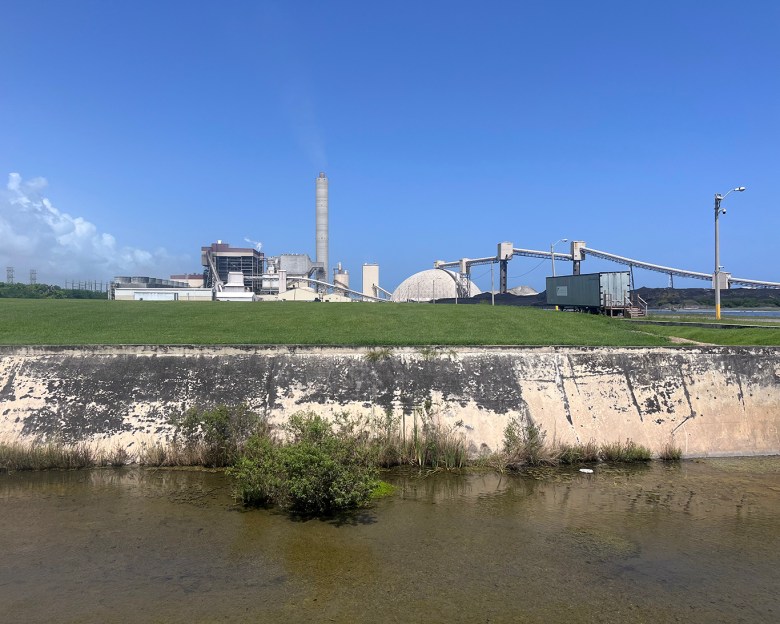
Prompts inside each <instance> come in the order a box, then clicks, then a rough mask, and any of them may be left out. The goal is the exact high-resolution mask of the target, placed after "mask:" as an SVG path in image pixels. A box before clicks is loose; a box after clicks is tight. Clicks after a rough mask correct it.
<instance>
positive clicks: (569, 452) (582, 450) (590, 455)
mask: <svg viewBox="0 0 780 624" xmlns="http://www.w3.org/2000/svg"><path fill="white" fill-rule="evenodd" d="M558 451H559V458H560V462H561V463H562V464H586V463H593V462H597V461H598V460H599V446H598V444H596V441H595V440H589V441H587V442H584V443H583V442H580V443H577V444H560V445H559V446H558Z"/></svg>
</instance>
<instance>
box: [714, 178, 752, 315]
mask: <svg viewBox="0 0 780 624" xmlns="http://www.w3.org/2000/svg"><path fill="white" fill-rule="evenodd" d="M744 190H745V187H744V186H738V187H737V188H733V189H731V190H730V191H729V192H728V193H726V194H725V195H721V194H720V193H715V275H714V280H713V281H714V282H715V318H716V319H717V320H720V270H721V269H722V268H723V267H722V266H720V231H719V229H718V217H719V216H720V215H721V213H722V214H726V209H725V208H721V207H720V202H722V201H723V200H724V199H726V197H728V196H729V193H733V192H735V191H736V192H737V193H741V192H742V191H744Z"/></svg>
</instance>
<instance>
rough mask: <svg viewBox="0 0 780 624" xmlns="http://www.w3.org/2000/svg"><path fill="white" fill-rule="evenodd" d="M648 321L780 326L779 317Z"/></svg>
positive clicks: (698, 316) (675, 317) (650, 316)
mask: <svg viewBox="0 0 780 624" xmlns="http://www.w3.org/2000/svg"><path fill="white" fill-rule="evenodd" d="M646 319H647V320H648V321H657V322H661V323H669V322H676V323H707V324H712V325H715V324H717V325H763V326H766V325H769V326H774V325H778V326H780V318H777V317H771V316H770V317H759V316H731V315H729V316H722V317H721V318H720V319H716V318H715V316H714V314H713V315H708V314H652V313H651V314H648V315H647V317H646Z"/></svg>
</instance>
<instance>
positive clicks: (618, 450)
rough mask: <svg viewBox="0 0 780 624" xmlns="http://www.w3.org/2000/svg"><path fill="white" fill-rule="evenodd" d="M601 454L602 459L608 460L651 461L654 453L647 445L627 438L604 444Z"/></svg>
mask: <svg viewBox="0 0 780 624" xmlns="http://www.w3.org/2000/svg"><path fill="white" fill-rule="evenodd" d="M600 455H601V459H602V460H604V461H607V462H640V461H650V459H652V455H653V454H652V453H651V452H650V449H649V448H647V447H646V446H642V445H641V444H637V443H636V442H634V441H633V440H626V441H625V442H620V441H617V442H608V443H606V444H602V445H601V450H600Z"/></svg>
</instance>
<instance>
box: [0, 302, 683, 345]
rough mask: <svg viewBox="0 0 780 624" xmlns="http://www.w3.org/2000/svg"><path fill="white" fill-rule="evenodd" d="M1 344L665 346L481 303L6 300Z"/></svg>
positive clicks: (620, 330) (1, 309) (567, 318)
mask: <svg viewBox="0 0 780 624" xmlns="http://www.w3.org/2000/svg"><path fill="white" fill-rule="evenodd" d="M0 321H1V322H0V344H5V345H86V344H323V345H328V344H330V345H367V346H372V345H377V346H378V345H388V346H395V345H492V344H501V345H549V344H559V345H594V346H596V345H647V346H650V345H664V344H668V341H667V340H666V339H664V338H663V337H661V336H657V335H653V334H649V333H647V332H645V331H644V328H643V329H642V330H641V331H640V330H638V328H634V327H631V326H629V325H627V324H625V323H621V322H620V321H617V320H613V319H609V318H606V317H599V316H589V315H583V314H569V313H565V314H564V313H557V314H556V313H555V312H552V311H545V310H536V309H521V308H512V307H500V306H496V307H492V306H476V305H426V304H390V303H387V304H376V303H373V304H372V303H344V304H338V303H301V302H289V303H284V302H268V303H254V304H247V303H225V302H213V303H199V302H149V301H147V302H140V301H138V302H136V301H78V300H29V299H4V300H0Z"/></svg>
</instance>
